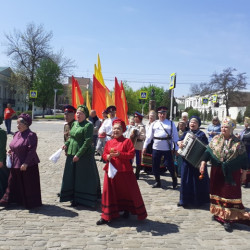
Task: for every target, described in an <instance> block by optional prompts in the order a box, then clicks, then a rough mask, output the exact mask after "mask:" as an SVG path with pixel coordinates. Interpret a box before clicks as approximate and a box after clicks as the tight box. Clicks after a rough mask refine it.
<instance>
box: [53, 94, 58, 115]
mask: <svg viewBox="0 0 250 250" xmlns="http://www.w3.org/2000/svg"><path fill="white" fill-rule="evenodd" d="M57 90H58V89H54V91H55V96H54V116H56V92H57Z"/></svg>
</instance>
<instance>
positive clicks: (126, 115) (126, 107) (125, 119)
mask: <svg viewBox="0 0 250 250" xmlns="http://www.w3.org/2000/svg"><path fill="white" fill-rule="evenodd" d="M121 98H122V103H123V109H124V122H125V123H126V125H128V103H127V99H126V94H125V90H124V87H123V84H122V81H121Z"/></svg>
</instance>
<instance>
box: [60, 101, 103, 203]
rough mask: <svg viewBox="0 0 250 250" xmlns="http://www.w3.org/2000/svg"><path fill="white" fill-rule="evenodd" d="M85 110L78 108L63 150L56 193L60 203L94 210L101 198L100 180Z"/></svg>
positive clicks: (87, 113)
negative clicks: (63, 154)
mask: <svg viewBox="0 0 250 250" xmlns="http://www.w3.org/2000/svg"><path fill="white" fill-rule="evenodd" d="M88 116H89V110H88V108H87V107H86V106H84V105H80V106H78V108H77V111H76V121H75V122H74V123H73V125H72V127H71V130H70V137H69V139H68V140H67V141H66V142H65V145H64V146H63V149H64V150H65V151H66V153H67V158H66V163H65V169H64V174H63V180H62V187H61V193H60V202H66V201H70V202H71V206H74V207H75V206H77V205H84V206H88V207H95V206H96V202H97V199H99V198H100V197H101V188H100V178H99V173H98V169H97V166H96V162H95V158H94V148H93V147H92V138H93V125H92V123H90V122H88V121H87V120H86V119H87V118H88Z"/></svg>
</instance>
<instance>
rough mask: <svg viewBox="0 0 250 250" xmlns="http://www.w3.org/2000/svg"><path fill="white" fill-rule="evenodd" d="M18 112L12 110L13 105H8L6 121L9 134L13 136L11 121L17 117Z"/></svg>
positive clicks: (5, 112)
mask: <svg viewBox="0 0 250 250" xmlns="http://www.w3.org/2000/svg"><path fill="white" fill-rule="evenodd" d="M15 114H16V112H15V111H14V109H12V107H11V104H10V103H8V104H7V108H5V109H4V121H5V126H6V130H7V134H11V120H12V118H13V117H14V116H15Z"/></svg>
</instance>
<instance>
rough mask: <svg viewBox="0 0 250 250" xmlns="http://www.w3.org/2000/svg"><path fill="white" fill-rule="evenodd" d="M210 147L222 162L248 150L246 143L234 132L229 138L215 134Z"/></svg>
mask: <svg viewBox="0 0 250 250" xmlns="http://www.w3.org/2000/svg"><path fill="white" fill-rule="evenodd" d="M209 147H210V148H211V150H212V152H213V154H214V155H215V156H216V157H217V159H218V160H219V161H220V162H228V161H231V160H233V159H236V158H237V157H238V156H239V155H242V154H244V153H245V152H246V148H245V146H244V144H243V143H242V142H241V141H240V139H238V138H237V137H236V136H235V135H233V134H232V135H231V137H230V138H229V140H225V138H224V135H222V134H220V135H217V136H215V137H214V138H213V140H212V141H211V142H210V143H209Z"/></svg>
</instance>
